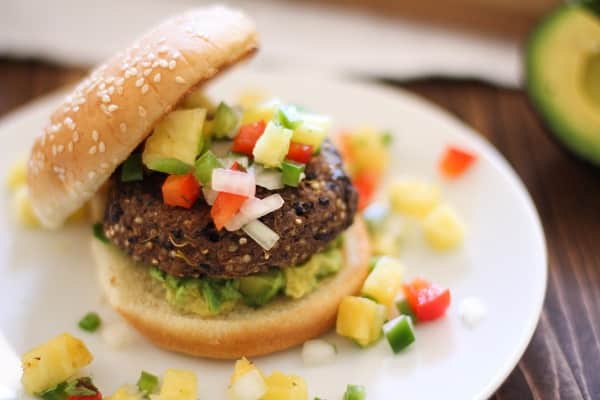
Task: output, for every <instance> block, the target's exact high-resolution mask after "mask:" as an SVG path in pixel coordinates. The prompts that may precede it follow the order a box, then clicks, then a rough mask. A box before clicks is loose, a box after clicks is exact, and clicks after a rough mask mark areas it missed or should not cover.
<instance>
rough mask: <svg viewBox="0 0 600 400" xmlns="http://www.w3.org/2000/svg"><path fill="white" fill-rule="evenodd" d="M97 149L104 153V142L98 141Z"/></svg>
mask: <svg viewBox="0 0 600 400" xmlns="http://www.w3.org/2000/svg"><path fill="white" fill-rule="evenodd" d="M98 151H99V152H100V153H104V152H105V151H106V145H105V144H104V142H100V143H99V144H98Z"/></svg>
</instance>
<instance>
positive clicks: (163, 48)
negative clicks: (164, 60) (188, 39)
mask: <svg viewBox="0 0 600 400" xmlns="http://www.w3.org/2000/svg"><path fill="white" fill-rule="evenodd" d="M168 51H169V49H168V48H167V46H160V47H159V48H158V54H162V53H166V52H168Z"/></svg>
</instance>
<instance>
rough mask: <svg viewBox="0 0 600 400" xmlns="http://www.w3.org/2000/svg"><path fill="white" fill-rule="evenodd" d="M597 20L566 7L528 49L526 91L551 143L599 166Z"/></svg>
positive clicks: (537, 32) (581, 10) (583, 10)
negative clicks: (554, 141) (555, 141)
mask: <svg viewBox="0 0 600 400" xmlns="http://www.w3.org/2000/svg"><path fill="white" fill-rule="evenodd" d="M599 52H600V17H598V16H596V15H595V14H594V13H592V12H591V11H590V10H589V9H587V8H585V7H582V6H579V5H565V6H562V7H560V8H559V9H557V10H556V11H555V12H554V13H552V14H551V15H550V16H548V17H547V18H545V19H544V21H543V22H542V23H541V24H540V25H539V26H538V28H537V29H536V30H535V31H534V32H533V34H532V36H531V37H530V40H529V42H528V46H527V90H528V93H529V96H530V98H531V100H532V102H533V103H534V105H535V106H536V108H537V109H538V111H539V112H540V113H541V114H542V116H543V117H544V119H545V120H546V122H547V123H548V125H549V127H550V128H551V130H552V131H553V133H554V134H555V135H556V137H557V138H558V139H559V140H560V141H561V142H563V143H564V144H565V145H566V146H567V147H568V148H570V149H571V150H572V151H573V152H575V153H576V154H578V155H579V156H581V157H583V158H585V159H587V160H589V161H590V162H592V163H594V164H597V165H600V101H599V99H600V76H599V75H600V72H599V71H600V61H599V59H600V56H599V55H598V54H599Z"/></svg>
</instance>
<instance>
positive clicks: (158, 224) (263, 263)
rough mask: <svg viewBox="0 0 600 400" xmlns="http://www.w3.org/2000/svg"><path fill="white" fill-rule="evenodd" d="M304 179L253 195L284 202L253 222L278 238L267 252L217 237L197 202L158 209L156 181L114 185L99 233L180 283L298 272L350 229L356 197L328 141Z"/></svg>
mask: <svg viewBox="0 0 600 400" xmlns="http://www.w3.org/2000/svg"><path fill="white" fill-rule="evenodd" d="M305 173H306V179H304V180H303V181H302V182H301V183H300V185H299V186H298V187H297V188H294V187H285V188H283V189H280V190H275V191H269V190H266V189H264V188H260V187H259V188H257V193H256V196H257V197H259V198H264V197H266V196H268V195H269V194H272V193H279V194H280V195H281V196H282V197H283V199H284V201H285V203H284V205H283V207H282V208H280V209H279V210H276V211H274V212H272V213H270V214H268V215H266V216H264V217H262V218H261V221H262V222H263V223H265V224H266V225H267V226H269V227H270V228H271V229H272V230H274V231H275V232H277V234H279V236H280V240H279V241H278V242H277V243H276V244H275V246H274V247H273V248H272V249H271V250H269V251H265V250H263V249H262V248H261V247H260V246H259V245H258V244H257V243H256V242H254V241H253V240H252V239H250V238H249V237H248V236H247V235H246V234H245V233H244V231H242V230H238V231H234V232H229V231H226V230H224V229H223V230H221V231H217V230H216V229H215V227H214V224H213V222H212V219H211V217H210V207H209V206H208V205H207V204H206V202H205V201H204V200H202V199H199V200H198V201H197V202H196V203H195V204H194V206H193V207H192V208H191V209H185V208H179V207H171V206H168V205H165V204H164V203H163V201H162V198H161V189H160V186H161V184H162V182H163V181H164V179H165V177H164V175H162V174H154V175H152V176H148V177H146V178H145V179H144V181H143V182H132V183H123V182H120V181H119V180H118V179H116V178H115V179H114V181H115V184H114V185H113V186H112V189H111V192H110V194H109V199H108V205H107V208H106V212H105V215H104V230H105V233H106V236H107V237H108V238H109V239H110V240H111V242H112V243H113V244H115V245H116V246H118V247H119V248H121V249H122V250H123V251H125V252H126V253H127V254H129V255H131V256H132V257H133V258H134V259H135V260H136V261H140V262H142V263H145V264H149V265H156V266H158V267H159V268H160V269H162V270H164V271H165V272H168V273H169V274H171V275H175V276H180V277H181V276H194V277H197V276H211V277H235V276H244V275H249V274H252V273H256V272H262V271H267V270H268V269H269V268H271V267H280V268H281V267H288V266H293V265H298V264H301V263H303V262H304V261H306V260H308V259H309V258H310V257H311V256H312V255H313V254H315V253H317V252H319V251H321V250H323V249H324V248H325V247H326V246H327V244H328V243H329V242H331V241H332V240H333V239H335V238H336V237H337V236H338V235H339V234H340V233H342V232H343V231H344V230H345V229H346V228H348V227H349V226H350V225H351V224H352V221H353V219H354V214H355V212H356V205H357V195H356V191H355V190H354V188H353V187H352V185H351V183H350V180H349V178H348V176H347V175H346V174H345V172H344V170H343V168H342V162H341V159H340V156H339V153H338V152H337V150H335V148H334V147H333V145H332V144H331V143H330V142H329V141H325V142H324V143H323V145H322V148H321V151H320V153H319V154H318V155H315V156H313V157H312V159H311V161H310V162H309V163H308V164H307V166H306V171H305Z"/></svg>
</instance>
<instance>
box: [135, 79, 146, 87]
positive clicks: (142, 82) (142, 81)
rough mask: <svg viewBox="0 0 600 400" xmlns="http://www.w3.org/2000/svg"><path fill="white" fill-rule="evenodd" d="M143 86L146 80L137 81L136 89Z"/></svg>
mask: <svg viewBox="0 0 600 400" xmlns="http://www.w3.org/2000/svg"><path fill="white" fill-rule="evenodd" d="M143 84H144V78H140V79H138V80H137V81H135V87H142V85H143Z"/></svg>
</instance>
